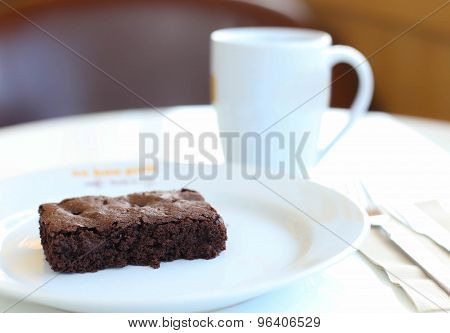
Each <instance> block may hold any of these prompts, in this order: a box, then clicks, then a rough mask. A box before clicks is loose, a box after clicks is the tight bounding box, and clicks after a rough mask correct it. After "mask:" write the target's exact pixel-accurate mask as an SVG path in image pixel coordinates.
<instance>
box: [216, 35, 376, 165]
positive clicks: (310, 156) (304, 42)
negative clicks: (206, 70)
mask: <svg viewBox="0 0 450 333" xmlns="http://www.w3.org/2000/svg"><path fill="white" fill-rule="evenodd" d="M341 62H344V63H348V64H350V65H351V66H353V67H354V68H355V70H356V73H357V75H358V80H359V86H358V91H357V93H356V97H355V100H354V102H353V104H352V106H351V110H350V111H351V117H350V120H349V123H348V125H347V126H346V127H345V129H344V130H343V131H342V132H341V133H340V134H339V135H338V136H337V137H336V138H335V139H334V140H333V141H332V142H331V143H330V144H329V145H328V146H327V147H326V148H324V149H322V150H320V149H318V147H317V139H318V134H319V129H320V122H321V116H322V114H323V112H324V111H326V110H327V109H328V108H329V105H330V90H331V87H330V86H331V70H332V67H333V66H334V65H336V64H337V63H341ZM372 95H373V75H372V70H371V68H370V65H369V63H368V62H367V60H366V58H365V57H364V56H363V55H362V54H361V53H360V52H359V51H357V50H355V49H354V48H352V47H349V46H343V45H332V39H331V36H330V35H329V34H328V33H326V32H322V31H316V30H310V29H297V28H280V27H245V28H229V29H221V30H217V31H214V32H213V33H212V34H211V98H212V103H213V105H214V107H215V108H216V110H217V115H218V122H219V128H220V131H221V132H222V133H225V132H237V133H239V134H240V135H244V134H245V133H248V132H254V133H259V134H261V135H263V136H264V135H268V134H270V133H272V134H273V132H276V133H277V134H278V135H280V134H281V135H286V136H287V135H288V134H292V133H297V136H296V138H295V143H294V144H296V145H299V144H301V140H302V139H305V137H304V134H305V133H307V134H308V137H307V140H306V143H305V142H303V144H304V147H303V148H302V153H301V154H302V160H303V161H304V162H305V164H306V166H307V167H309V166H312V165H314V164H315V163H316V162H317V161H318V160H319V159H320V158H321V156H323V154H324V152H325V151H327V150H328V148H329V147H331V145H332V144H333V143H334V142H336V140H337V138H339V137H340V135H341V134H342V133H343V132H344V131H345V130H346V129H348V128H349V127H350V126H351V125H352V124H353V122H354V121H355V120H356V119H357V118H358V117H360V116H362V115H364V114H365V113H366V111H367V110H368V107H369V105H370V102H371V100H372ZM285 139H286V142H285V146H284V149H280V147H275V148H270V150H271V154H272V160H276V161H280V160H283V159H287V158H292V153H293V150H292V149H291V151H290V152H288V151H287V149H286V144H288V143H287V142H288V138H287V137H286V138H285ZM263 142H264V140H263ZM263 144H264V143H263ZM289 144H293V142H291V143H289ZM275 146H276V144H275ZM253 149H256V147H253V148H250V149H247V151H246V152H245V153H246V154H254V151H253ZM282 150H284V151H285V152H284V153H282V152H281V151H282ZM228 152H229V153H228V154H226V155H227V156H226V157H227V159H228V160H229V161H235V162H242V159H243V157H245V156H243V152H242V147H241V146H240V144H237V143H236V144H235V145H233V147H232V149H231V152H230V151H228ZM277 154H278V155H280V154H281V155H283V156H281V158H280V156H275V155H277ZM288 155H289V156H288ZM274 157H277V158H274ZM260 162H261V161H260Z"/></svg>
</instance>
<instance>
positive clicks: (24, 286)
mask: <svg viewBox="0 0 450 333" xmlns="http://www.w3.org/2000/svg"><path fill="white" fill-rule="evenodd" d="M128 167H130V165H127V164H113V165H103V166H96V167H85V168H76V169H65V170H56V171H47V172H41V173H36V174H29V175H25V176H21V177H17V178H13V179H9V180H5V181H3V182H2V183H0V198H1V202H2V205H1V207H0V218H1V220H0V291H1V292H2V293H5V294H8V295H12V296H14V297H17V298H18V299H20V298H22V297H24V296H27V295H28V297H27V300H29V301H34V302H38V303H42V304H46V305H50V306H54V307H59V308H62V309H66V310H71V311H84V312H111V311H117V312H140V311H142V312H151V311H155V312H193V311H208V310H214V309H218V308H222V307H225V306H229V305H233V304H236V303H238V302H242V301H244V300H247V299H250V298H252V297H255V296H258V295H260V294H263V293H265V292H268V291H270V290H273V289H274V288H278V287H281V286H283V285H285V284H287V283H290V282H292V281H294V280H296V279H299V278H302V277H304V276H306V275H308V274H311V273H312V272H314V271H317V270H320V269H323V268H325V267H327V266H329V265H331V264H332V263H335V262H336V261H338V260H339V259H342V258H343V257H344V256H346V255H348V254H350V253H351V252H353V251H354V250H355V248H356V247H357V246H358V245H359V243H360V242H361V241H362V239H363V237H364V236H365V234H366V233H367V231H368V225H367V224H366V223H365V222H364V218H363V215H362V213H361V212H360V211H359V209H358V208H357V207H356V206H355V205H354V204H353V203H352V202H351V201H349V200H348V199H347V198H345V197H344V196H342V195H340V194H338V193H336V192H334V191H332V190H330V189H328V188H325V187H323V186H320V185H317V184H315V183H312V182H307V181H292V180H268V179H266V178H264V177H261V178H260V181H261V182H262V183H263V184H264V185H265V186H263V185H262V184H261V183H259V182H258V181H255V180H251V179H250V180H246V179H244V177H242V176H241V175H240V174H239V172H238V171H237V169H232V170H233V171H232V172H233V177H232V179H228V178H229V177H227V176H226V175H225V170H224V168H220V169H219V175H218V176H217V177H215V178H214V179H213V180H203V179H197V180H195V181H194V182H192V183H191V184H190V185H189V186H188V187H189V188H192V189H195V190H198V191H200V192H201V193H202V194H203V195H204V196H205V197H206V199H207V201H209V202H210V203H211V204H212V205H213V206H214V207H216V208H217V210H218V211H219V213H220V214H221V215H222V216H223V218H224V220H225V223H226V225H227V230H228V237H229V240H228V241H227V249H226V251H224V252H222V253H221V255H220V256H219V257H217V258H215V259H212V260H193V261H187V260H177V261H174V262H170V263H162V264H161V268H160V269H152V268H149V267H136V266H128V267H124V268H120V269H107V270H103V271H100V272H96V273H84V274H55V273H54V272H53V271H52V270H51V269H50V267H49V265H48V264H47V262H46V261H45V258H44V254H43V251H42V248H41V245H40V239H39V230H38V215H37V212H36V211H37V207H38V206H39V204H40V203H43V202H48V201H60V200H61V199H63V198H66V197H73V196H79V195H86V194H105V195H119V194H125V193H130V192H135V191H144V190H150V189H174V188H179V187H182V186H183V185H184V184H186V183H188V182H189V179H193V178H192V177H188V178H189V179H184V180H174V179H173V175H170V176H171V177H169V180H167V179H163V178H164V177H162V176H160V177H159V178H157V179H156V180H153V181H140V180H138V177H137V176H136V174H134V170H131V169H127V168H128ZM94 173H96V174H97V176H95V175H94ZM194 178H195V176H194ZM300 210H302V211H304V212H306V213H307V215H309V216H310V217H312V218H313V219H314V220H315V221H313V220H312V219H311V218H309V217H307V216H305V215H304V214H302V213H301V211H300ZM33 291H34V292H33Z"/></svg>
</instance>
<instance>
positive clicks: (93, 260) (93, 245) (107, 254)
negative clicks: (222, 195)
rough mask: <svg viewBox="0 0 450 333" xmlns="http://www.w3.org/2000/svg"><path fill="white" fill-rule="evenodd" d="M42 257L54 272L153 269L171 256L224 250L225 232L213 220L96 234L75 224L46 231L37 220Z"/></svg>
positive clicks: (138, 226) (204, 255)
mask: <svg viewBox="0 0 450 333" xmlns="http://www.w3.org/2000/svg"><path fill="white" fill-rule="evenodd" d="M39 224H40V234H41V242H42V246H43V248H44V253H45V256H46V259H47V261H48V262H49V264H50V266H51V267H52V269H53V270H54V271H57V272H67V273H69V272H79V273H81V272H95V271H98V270H100V269H105V268H112V267H123V266H126V265H140V266H151V267H154V268H158V267H159V264H160V262H163V261H172V260H175V259H189V260H191V259H212V258H215V257H217V256H218V255H219V254H220V252H221V251H223V250H225V248H226V240H227V233H226V228H225V225H224V223H223V220H222V218H221V217H220V215H217V218H216V220H193V221H191V220H184V221H174V222H171V223H166V224H160V225H149V224H135V225H132V226H128V227H127V228H117V229H113V230H109V231H104V232H99V231H98V230H95V229H92V228H84V227H80V228H78V229H77V230H76V231H72V232H63V231H62V232H59V233H52V234H51V235H50V234H47V233H46V230H45V227H44V224H43V222H42V221H41V220H40V221H39Z"/></svg>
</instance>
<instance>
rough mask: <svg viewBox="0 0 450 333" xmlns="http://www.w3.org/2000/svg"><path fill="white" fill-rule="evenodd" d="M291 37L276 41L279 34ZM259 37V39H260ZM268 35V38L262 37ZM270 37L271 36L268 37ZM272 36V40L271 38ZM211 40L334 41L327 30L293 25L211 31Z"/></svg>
mask: <svg viewBox="0 0 450 333" xmlns="http://www.w3.org/2000/svg"><path fill="white" fill-rule="evenodd" d="M281 34H282V35H283V36H282V37H286V36H288V37H290V38H289V39H284V40H277V41H275V39H276V37H277V35H281ZM258 37H259V39H258ZM261 37H266V38H261ZM268 37H269V38H268ZM270 37H272V40H270ZM210 38H211V41H213V42H216V43H223V44H229V45H236V46H270V47H300V48H302V47H324V46H329V45H331V43H332V38H331V35H330V34H329V33H327V32H325V31H321V30H315V29H305V28H291V27H258V26H255V27H233V28H224V29H218V30H215V31H213V32H212V33H211V36H210Z"/></svg>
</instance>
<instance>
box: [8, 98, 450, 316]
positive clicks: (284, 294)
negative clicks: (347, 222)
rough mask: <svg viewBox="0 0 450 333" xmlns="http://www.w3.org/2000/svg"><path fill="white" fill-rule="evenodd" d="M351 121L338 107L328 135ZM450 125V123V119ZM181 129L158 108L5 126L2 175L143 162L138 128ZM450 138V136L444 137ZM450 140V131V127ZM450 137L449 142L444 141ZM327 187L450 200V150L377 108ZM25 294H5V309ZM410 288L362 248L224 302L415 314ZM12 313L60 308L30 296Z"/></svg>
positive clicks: (192, 125) (326, 170) (325, 166)
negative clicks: (361, 185) (361, 183)
mask: <svg viewBox="0 0 450 333" xmlns="http://www.w3.org/2000/svg"><path fill="white" fill-rule="evenodd" d="M164 112H166V114H167V115H168V116H170V117H171V119H174V120H176V122H177V123H180V124H182V125H183V127H185V128H187V129H188V130H189V131H191V132H193V133H199V132H201V131H204V130H215V113H214V111H213V110H212V109H211V108H210V107H209V106H197V107H189V109H186V108H185V107H176V108H169V109H166V110H165V111H164ZM345 121H346V113H345V112H343V111H339V110H334V111H330V112H328V113H327V114H326V115H325V117H324V122H323V123H324V125H323V133H324V135H323V136H322V139H323V141H326V140H327V137H331V136H332V135H333V133H336V132H337V131H338V130H339V127H340V126H342V125H343V124H344V123H345ZM448 128H449V129H450V125H449V126H448ZM163 130H171V131H179V130H180V129H179V128H177V127H176V126H175V125H174V124H172V123H171V122H170V121H168V120H167V119H166V118H164V117H162V116H161V115H159V114H157V113H156V112H152V111H150V110H139V111H137V110H128V111H120V112H108V113H101V114H91V115H84V116H76V117H69V118H61V119H56V120H48V121H42V122H36V123H30V124H24V125H19V126H13V127H9V128H4V129H0V152H1V156H2V162H3V163H1V164H0V171H1V172H0V179H2V178H7V177H11V176H16V175H20V174H22V173H25V172H30V171H37V170H45V169H48V168H55V167H63V166H73V165H79V164H92V163H103V162H112V161H129V162H136V163H137V162H138V133H139V132H155V131H156V132H157V131H163ZM442 137H445V136H442ZM448 138H449V142H450V130H449V137H448ZM445 144H447V143H444V145H445ZM310 174H311V175H312V177H313V179H314V180H316V181H318V182H321V183H323V184H325V185H327V186H334V185H336V184H338V183H339V184H341V183H342V182H345V181H347V180H352V179H354V178H355V177H361V178H364V179H365V180H366V181H367V182H369V183H370V185H371V187H372V188H374V190H375V191H376V192H377V194H378V195H383V196H384V197H387V198H392V199H393V200H409V199H410V198H412V197H414V199H417V198H420V199H422V198H423V199H427V198H434V197H436V196H439V197H441V198H442V197H443V196H447V197H448V198H449V199H450V186H449V185H450V155H449V154H448V153H447V152H445V151H444V150H443V149H441V148H439V147H437V146H436V145H434V144H432V143H431V142H430V141H428V140H426V139H425V138H424V137H422V136H421V135H419V134H418V133H417V132H415V131H413V130H411V129H409V128H408V127H406V126H404V125H402V124H401V123H400V122H398V121H396V120H395V119H394V118H393V117H391V116H389V115H387V114H384V113H376V112H373V113H370V114H369V115H368V116H367V117H366V118H364V119H362V120H360V121H359V122H358V123H357V125H356V126H355V127H354V128H353V129H351V130H350V132H349V133H348V134H347V135H345V136H344V137H343V138H342V140H341V141H340V142H339V143H338V144H337V145H336V147H334V148H333V149H332V151H331V152H330V153H329V154H328V155H327V156H326V157H325V159H324V160H323V161H322V162H321V163H320V164H319V165H318V166H317V167H315V168H314V170H312V171H311V172H310ZM14 302H15V300H13V299H9V298H5V297H3V296H1V295H0V308H6V307H7V306H9V305H11V304H12V303H14ZM413 310H414V309H413V307H412V305H411V303H410V302H409V300H408V299H407V298H406V297H405V296H404V294H403V292H402V291H401V290H400V289H399V288H397V287H395V286H393V285H392V284H390V283H389V281H388V280H387V279H386V277H385V276H384V273H383V272H382V271H380V270H379V269H377V268H376V267H374V266H373V265H371V264H369V263H368V262H367V261H366V260H365V259H364V258H363V257H361V256H360V255H358V254H353V255H351V256H350V257H348V258H347V259H345V260H343V261H341V262H340V263H337V264H335V265H334V266H332V267H330V268H328V269H326V270H325V271H322V272H320V273H316V274H314V275H312V276H310V277H309V278H306V279H303V280H301V281H298V282H296V283H295V284H293V285H290V286H288V287H285V288H284V289H282V290H278V291H275V292H272V293H270V294H267V295H264V296H261V297H258V298H255V299H253V300H250V301H248V302H245V303H242V304H239V305H236V306H233V307H230V308H227V309H224V310H223V311H226V312H310V311H314V312H316V311H324V312H328V311H330V312H331V311H332V312H405V311H413ZM12 311H17V312H23V311H37V312H47V311H58V310H57V309H53V308H49V307H46V306H42V305H37V304H30V303H28V302H26V301H25V302H22V303H20V304H18V305H17V306H15V307H14V309H13V310H12Z"/></svg>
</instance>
